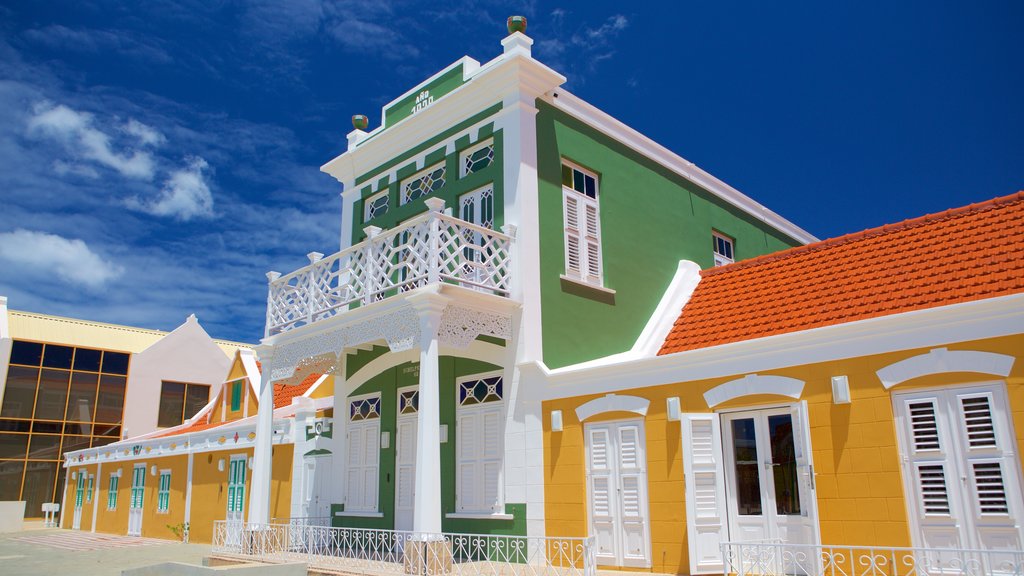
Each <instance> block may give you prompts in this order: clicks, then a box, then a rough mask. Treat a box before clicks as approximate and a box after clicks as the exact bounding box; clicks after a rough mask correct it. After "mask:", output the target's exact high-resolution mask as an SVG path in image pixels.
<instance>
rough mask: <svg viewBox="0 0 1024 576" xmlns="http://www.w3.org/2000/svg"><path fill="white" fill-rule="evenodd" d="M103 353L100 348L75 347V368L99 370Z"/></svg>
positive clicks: (91, 370) (89, 370)
mask: <svg viewBox="0 0 1024 576" xmlns="http://www.w3.org/2000/svg"><path fill="white" fill-rule="evenodd" d="M101 355H102V352H100V351H99V350H90V349H88V348H77V349H75V370H86V371H88V372H99V371H100V356H101Z"/></svg>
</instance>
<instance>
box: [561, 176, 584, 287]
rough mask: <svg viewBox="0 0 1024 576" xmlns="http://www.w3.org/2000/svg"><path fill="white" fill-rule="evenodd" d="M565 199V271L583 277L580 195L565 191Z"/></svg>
mask: <svg viewBox="0 0 1024 576" xmlns="http://www.w3.org/2000/svg"><path fill="white" fill-rule="evenodd" d="M562 197H563V198H564V201H565V272H566V274H567V275H568V276H574V277H577V278H582V276H583V274H582V272H581V270H582V265H581V262H582V257H583V256H582V254H581V250H582V238H581V236H582V234H581V233H580V203H581V202H580V196H579V195H577V194H574V193H572V192H568V191H566V192H563V194H562Z"/></svg>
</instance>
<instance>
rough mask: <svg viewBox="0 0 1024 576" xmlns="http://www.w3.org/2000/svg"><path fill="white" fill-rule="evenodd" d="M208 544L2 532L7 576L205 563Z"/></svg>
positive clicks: (92, 575)
mask: <svg viewBox="0 0 1024 576" xmlns="http://www.w3.org/2000/svg"><path fill="white" fill-rule="evenodd" d="M209 555H210V546H209V545H205V544H182V543H180V542H169V541H167V540H155V539H152V538H134V537H130V536H112V535H110V534H91V533H89V532H81V531H77V530H60V529H57V528H47V529H43V530H38V529H37V530H25V531H22V532H8V533H4V534H0V574H3V575H4V576H22V575H25V576H58V575H64V574H68V575H72V574H73V575H75V576H120V575H121V571H122V570H124V569H126V568H139V567H142V566H149V565H151V564H157V563H160V562H187V563H190V564H202V562H203V558H204V557H206V556H209Z"/></svg>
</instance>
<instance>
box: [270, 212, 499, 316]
mask: <svg viewBox="0 0 1024 576" xmlns="http://www.w3.org/2000/svg"><path fill="white" fill-rule="evenodd" d="M511 242H512V238H511V236H508V235H505V234H502V233H500V232H496V231H494V230H490V229H488V228H484V227H483V226H477V225H475V224H471V223H469V222H466V221H464V220H460V219H458V218H454V217H452V216H447V215H445V214H443V213H442V212H440V211H437V210H431V211H430V212H427V213H426V214H422V215H420V216H418V217H416V218H413V219H412V220H410V221H408V222H406V223H404V224H402V225H401V226H398V227H396V228H392V229H391V230H387V231H385V232H380V233H376V232H372V231H371V234H370V237H368V238H367V239H366V240H364V241H363V242H360V243H359V244H356V245H354V246H352V247H350V248H347V249H345V250H342V251H340V252H336V253H334V254H332V255H330V256H327V257H326V258H324V257H322V255H321V254H317V253H312V254H310V255H309V258H310V264H309V265H308V266H305V267H303V268H300V269H298V270H296V271H295V272H292V273H290V274H286V275H284V276H281V275H279V274H277V273H276V272H271V273H269V274H268V275H267V277H268V278H269V279H270V287H269V293H268V295H267V327H266V335H267V336H269V335H271V334H277V333H280V332H285V331H288V330H291V329H292V328H296V327H299V326H303V325H307V324H312V323H314V322H317V321H319V320H323V319H325V318H330V317H332V316H335V315H337V314H340V313H342V312H344V311H345V310H347V309H348V308H349V306H350V305H353V304H355V305H366V304H370V303H373V302H376V301H379V300H383V299H385V298H387V297H389V296H393V295H395V294H398V293H400V292H404V291H407V290H411V289H413V288H417V287H419V286H424V285H426V284H432V283H435V282H449V283H453V284H458V285H461V286H466V287H469V288H474V289H476V290H481V291H484V292H489V293H492V294H496V295H499V296H508V293H509V282H510V255H509V251H510V244H511Z"/></svg>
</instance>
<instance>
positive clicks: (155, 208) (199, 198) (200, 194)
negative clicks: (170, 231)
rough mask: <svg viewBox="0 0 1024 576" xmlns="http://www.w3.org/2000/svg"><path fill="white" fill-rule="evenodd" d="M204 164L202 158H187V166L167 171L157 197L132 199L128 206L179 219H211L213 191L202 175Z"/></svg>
mask: <svg viewBox="0 0 1024 576" xmlns="http://www.w3.org/2000/svg"><path fill="white" fill-rule="evenodd" d="M208 167H209V164H207V163H206V160H203V159H202V158H199V157H192V158H189V159H188V166H187V167H185V168H182V169H180V170H175V171H174V172H171V175H170V177H168V178H167V181H166V182H165V183H164V188H163V190H162V191H161V192H160V197H159V198H158V199H156V200H155V201H153V202H142V201H139V200H138V199H132V200H130V201H129V202H128V206H129V207H131V208H135V209H137V210H141V211H143V212H148V213H149V214H153V215H154V216H170V217H172V218H175V219H177V220H183V221H188V220H191V219H193V218H211V217H213V193H212V192H210V185H209V184H207V183H206V175H205V174H204V171H205V170H206V169H207V168H208Z"/></svg>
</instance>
